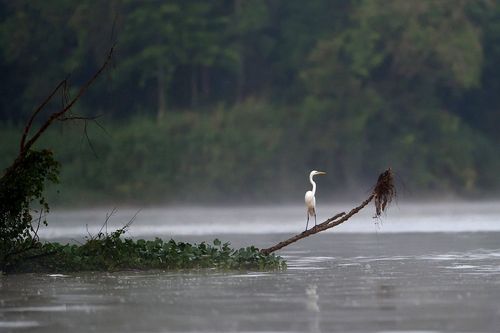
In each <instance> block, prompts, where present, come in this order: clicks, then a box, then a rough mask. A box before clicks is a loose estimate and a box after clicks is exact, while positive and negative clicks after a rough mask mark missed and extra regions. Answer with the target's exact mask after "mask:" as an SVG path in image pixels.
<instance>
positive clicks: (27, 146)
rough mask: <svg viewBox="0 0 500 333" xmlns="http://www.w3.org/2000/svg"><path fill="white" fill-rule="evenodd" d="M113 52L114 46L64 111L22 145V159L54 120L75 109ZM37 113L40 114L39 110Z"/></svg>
mask: <svg viewBox="0 0 500 333" xmlns="http://www.w3.org/2000/svg"><path fill="white" fill-rule="evenodd" d="M113 51H114V46H113V47H112V48H111V49H110V51H109V53H108V56H107V57H106V60H105V61H104V63H103V64H102V65H101V67H100V68H99V70H97V72H95V74H94V75H93V76H92V77H91V78H90V79H89V80H88V81H87V82H86V83H85V84H84V85H83V86H82V87H81V88H80V90H79V91H78V94H77V95H76V96H75V97H74V98H73V99H72V100H71V101H70V102H69V103H68V104H67V105H66V106H65V107H64V108H62V110H60V111H58V112H54V113H52V115H51V116H50V117H49V119H47V121H45V123H44V124H43V125H42V126H41V127H40V128H39V129H38V131H37V132H36V133H35V134H34V135H33V136H32V137H31V139H29V140H28V142H26V143H25V144H23V145H22V149H21V152H20V154H19V155H20V157H22V156H24V155H25V154H26V152H27V151H28V150H29V149H30V148H31V147H32V146H33V144H34V143H35V142H36V141H37V140H38V138H39V137H40V136H41V135H42V134H43V132H45V130H47V128H48V127H49V126H50V125H51V124H52V122H53V121H54V120H56V119H58V118H60V117H61V116H63V115H64V114H65V113H66V112H68V111H69V110H70V109H71V108H72V107H73V105H74V104H75V103H76V101H78V100H79V99H80V97H82V95H83V94H84V93H85V92H86V91H87V89H88V88H89V87H90V86H91V85H92V84H93V83H94V81H95V80H96V79H97V78H98V77H99V75H100V74H101V73H102V72H103V71H104V69H105V68H106V67H107V66H108V64H109V63H110V61H111V59H112V56H113ZM47 102H48V101H47ZM42 104H43V103H42ZM45 104H46V103H45ZM45 104H43V105H42V106H41V107H42V108H43V107H44V106H45ZM36 112H38V110H37V111H36ZM28 129H29V128H28ZM24 139H26V138H24Z"/></svg>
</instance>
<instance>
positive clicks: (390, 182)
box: [261, 168, 396, 254]
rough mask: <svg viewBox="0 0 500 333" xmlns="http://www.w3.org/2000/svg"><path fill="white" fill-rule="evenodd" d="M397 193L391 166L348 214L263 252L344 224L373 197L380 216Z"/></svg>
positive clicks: (376, 214) (338, 216)
mask: <svg viewBox="0 0 500 333" xmlns="http://www.w3.org/2000/svg"><path fill="white" fill-rule="evenodd" d="M395 195H396V188H395V186H394V177H393V173H392V170H391V168H389V169H387V170H385V171H384V172H382V173H381V174H380V175H379V177H378V180H377V184H376V185H375V187H374V188H373V191H372V193H371V194H370V196H369V197H368V198H367V199H366V200H365V201H363V202H362V203H361V204H360V205H359V206H357V207H355V208H353V209H351V211H349V213H347V214H346V213H344V212H342V213H339V214H337V215H335V216H333V217H330V218H329V219H327V220H326V221H325V222H323V223H320V224H318V225H316V226H314V227H313V228H311V229H309V230H306V231H304V232H302V233H300V234H298V235H295V236H293V237H291V238H289V239H287V240H284V241H282V242H279V243H278V244H276V245H274V246H271V247H269V248H266V249H262V250H261V252H262V253H264V254H270V253H272V252H275V251H277V250H279V249H282V248H284V247H285V246H287V245H290V244H292V243H295V242H296V241H298V240H301V239H303V238H306V237H308V236H311V235H314V234H317V233H318V232H321V231H325V230H327V229H330V228H333V227H336V226H338V225H339V224H342V223H344V222H345V221H347V220H349V219H350V218H351V217H352V216H353V215H354V214H356V213H358V212H359V211H360V210H362V209H363V208H364V207H366V205H368V204H369V203H370V201H372V200H373V199H375V217H379V216H380V215H381V214H382V212H384V211H385V210H386V209H387V208H388V205H389V204H390V203H391V201H392V199H393V198H394V197H395Z"/></svg>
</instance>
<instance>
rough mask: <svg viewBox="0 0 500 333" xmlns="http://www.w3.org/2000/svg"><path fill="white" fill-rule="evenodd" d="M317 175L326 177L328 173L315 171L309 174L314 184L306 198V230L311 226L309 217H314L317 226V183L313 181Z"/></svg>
mask: <svg viewBox="0 0 500 333" xmlns="http://www.w3.org/2000/svg"><path fill="white" fill-rule="evenodd" d="M316 175H326V172H322V171H316V170H313V171H311V173H310V174H309V181H310V182H311V184H312V187H313V188H312V191H307V192H306V196H305V198H304V199H305V202H306V207H307V222H306V230H307V226H308V225H309V217H310V216H314V225H315V226H316V197H315V196H314V195H315V194H316V183H315V182H314V180H313V177H314V176H316Z"/></svg>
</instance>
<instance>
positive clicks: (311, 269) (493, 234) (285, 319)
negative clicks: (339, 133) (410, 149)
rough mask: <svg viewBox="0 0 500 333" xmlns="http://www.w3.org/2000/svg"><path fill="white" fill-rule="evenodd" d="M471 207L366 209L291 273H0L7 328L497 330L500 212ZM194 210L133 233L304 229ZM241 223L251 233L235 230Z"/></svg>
mask: <svg viewBox="0 0 500 333" xmlns="http://www.w3.org/2000/svg"><path fill="white" fill-rule="evenodd" d="M463 206H464V205H458V206H455V207H454V206H453V205H444V206H442V207H441V209H438V208H439V207H437V206H436V207H435V206H432V205H428V206H427V207H424V208H425V209H422V211H419V210H418V209H417V206H404V205H401V206H400V207H396V209H395V210H393V212H391V213H390V216H388V217H387V218H385V219H384V220H383V221H378V225H375V224H374V222H376V220H375V221H374V220H372V219H371V218H370V216H369V215H370V214H371V213H372V212H371V211H370V212H369V214H368V215H366V216H360V217H357V218H356V219H354V218H353V219H352V220H351V221H349V222H347V223H348V224H353V226H350V227H349V228H353V229H349V228H347V226H346V228H345V229H344V230H341V229H340V228H339V231H338V232H335V231H334V232H328V233H323V234H320V235H315V236H312V237H309V238H307V239H305V240H302V241H300V242H298V243H296V244H294V245H293V246H290V247H288V248H286V249H285V250H283V251H282V252H280V254H281V255H282V256H284V257H286V259H287V260H288V269H287V270H286V271H285V272H226V273H223V272H216V271H210V270H204V271H189V272H172V271H150V272H117V273H78V274H68V275H47V274H22V275H11V276H2V277H0V332H500V225H499V224H500V212H499V208H498V205H495V204H493V203H490V204H487V205H486V204H482V206H481V205H479V206H476V205H469V206H468V207H466V208H468V209H465V208H464V207H463ZM412 207H413V208H412ZM275 210H276V211H275ZM194 212H195V213H196V214H195V213H193V211H190V210H188V209H187V208H183V209H177V210H168V209H166V210H163V213H162V210H161V209H158V210H155V211H153V212H151V211H149V212H148V211H146V210H144V211H143V212H141V214H140V215H142V214H145V215H147V216H149V217H150V219H149V221H150V222H149V224H148V223H146V220H144V219H143V220H141V219H139V218H138V219H137V220H136V222H135V224H134V226H133V228H132V231H131V235H130V236H133V237H139V236H148V235H150V234H149V232H148V230H153V229H154V227H155V225H156V226H163V229H162V228H159V230H160V231H159V232H158V233H157V235H158V236H161V237H169V236H172V237H175V238H176V239H186V240H189V241H192V242H199V241H202V240H207V239H212V238H214V237H215V236H218V237H220V238H222V239H223V240H225V241H231V242H232V243H233V245H234V246H245V245H248V244H255V245H257V246H259V247H265V246H268V245H272V244H274V243H276V242H278V241H280V240H282V239H284V238H287V237H288V236H289V235H290V233H289V232H288V229H291V228H295V229H298V231H300V229H301V228H302V227H303V225H302V223H303V222H304V221H301V220H300V219H297V218H295V220H296V221H297V220H298V221H297V222H296V224H297V225H299V226H298V227H297V226H296V225H294V224H293V216H292V215H293V214H294V213H295V210H294V209H291V210H289V209H288V208H287V209H285V208H283V207H281V208H279V209H278V208H275V209H274V210H273V209H272V208H270V207H267V208H266V207H261V208H256V209H254V210H252V209H250V208H245V209H242V210H239V218H235V216H236V215H238V214H237V212H236V211H233V210H216V209H203V208H196V209H194ZM298 212H301V210H298ZM433 212H434V213H433ZM88 213H89V214H84V213H83V212H75V211H73V212H59V213H57V214H59V215H58V216H59V217H61V216H64V219H63V218H61V219H60V221H56V222H54V223H53V224H54V226H52V224H51V225H50V227H49V229H50V228H52V227H53V228H54V229H55V230H56V232H54V233H52V234H51V233H46V234H45V236H46V237H47V238H58V239H64V238H68V239H70V238H72V237H74V233H75V230H80V229H79V228H81V224H82V223H83V224H85V223H90V221H88V222H87V221H86V220H85V219H81V218H80V219H78V217H79V216H88V215H92V214H93V213H92V212H88ZM94 213H95V212H94ZM133 213H134V210H130V211H127V214H132V215H133ZM57 214H55V215H57ZM95 214H96V215H97V213H95ZM127 214H124V218H125V219H127V218H130V217H126V216H125V215H127ZM152 216H159V217H158V218H157V219H156V220H155V219H152V218H151V217H152ZM161 216H163V217H161ZM224 216H226V217H224ZM276 216H285V217H287V216H292V217H290V219H292V221H290V220H289V219H287V218H284V219H283V220H278V221H279V222H282V227H284V228H285V232H283V233H280V232H279V229H277V228H276V227H275V226H274V225H272V222H271V221H273V219H274V218H275V217H276ZM436 216H437V217H436ZM56 217H57V216H56ZM325 217H326V216H325ZM117 218H119V216H117ZM191 219H192V220H191ZM162 220H163V223H161V221H162ZM456 220H457V221H456ZM51 221H52V220H51ZM63 221H66V222H63ZM234 221H238V222H237V223H236V224H238V225H240V224H241V225H243V223H241V221H245V222H246V223H245V225H246V226H245V227H243V226H240V228H241V229H244V228H247V229H249V230H244V231H246V232H245V233H239V232H238V233H234V232H233V233H230V232H227V231H226V229H227V228H230V227H231V226H232V225H233V223H234ZM125 222H126V221H125ZM405 223H407V224H408V223H414V224H415V225H414V226H411V225H405ZM433 223H434V224H436V223H437V224H438V225H437V226H436V225H433ZM117 224H119V223H117ZM186 225H188V226H191V225H198V229H197V232H193V233H192V234H189V233H188V232H187V230H189V229H186V228H187V227H186ZM426 225H427V226H429V227H430V229H426V228H424V226H426ZM176 226H177V228H178V232H177V233H176V232H175V231H176V230H177V229H176ZM222 226H225V227H226V229H222ZM474 226H476V230H474ZM90 227H91V228H92V227H93V226H90ZM141 228H142V229H141ZM287 228H288V229H287ZM134 229H135V231H134ZM408 229H410V230H408ZM436 229H438V230H440V231H441V232H435V230H436ZM138 230H139V231H138ZM140 230H142V231H143V232H141V231H140ZM238 230H239V229H238ZM256 230H261V232H257V231H256ZM457 230H458V231H459V232H456V231H457ZM426 231H434V232H426Z"/></svg>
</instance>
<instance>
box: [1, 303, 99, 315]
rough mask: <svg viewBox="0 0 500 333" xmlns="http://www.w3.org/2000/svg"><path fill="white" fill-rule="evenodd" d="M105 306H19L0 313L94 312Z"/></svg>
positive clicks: (5, 309)
mask: <svg viewBox="0 0 500 333" xmlns="http://www.w3.org/2000/svg"><path fill="white" fill-rule="evenodd" d="M106 308H107V306H104V305H85V304H82V305H69V304H61V305H48V306H21V307H12V308H4V309H0V312H71V311H77V312H80V311H81V312H86V313H91V312H96V311H99V310H103V309H106Z"/></svg>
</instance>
